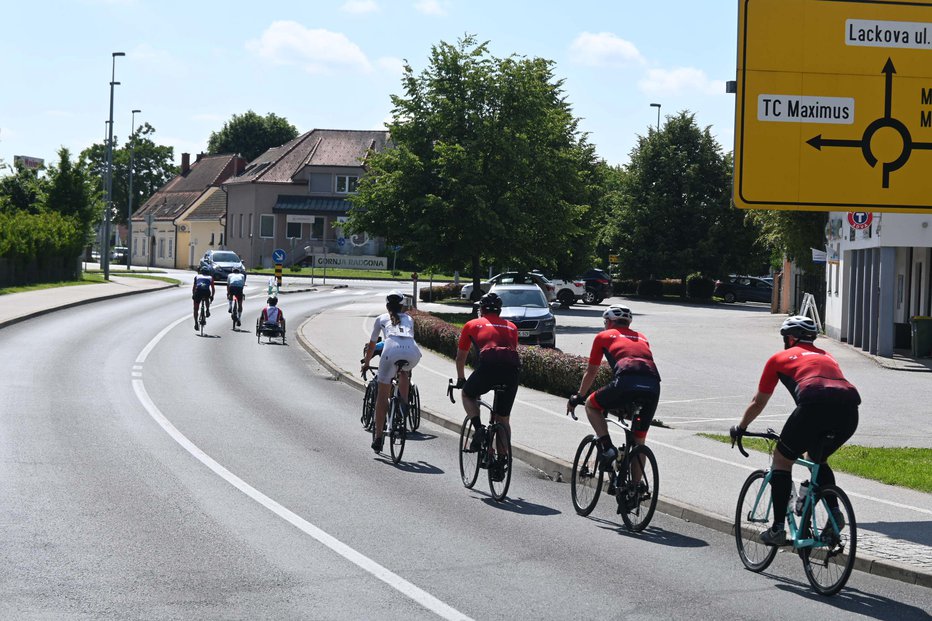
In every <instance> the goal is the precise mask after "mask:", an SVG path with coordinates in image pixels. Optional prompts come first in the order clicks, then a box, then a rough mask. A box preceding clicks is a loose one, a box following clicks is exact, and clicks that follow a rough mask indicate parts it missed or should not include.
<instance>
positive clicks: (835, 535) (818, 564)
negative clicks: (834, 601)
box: [799, 485, 858, 595]
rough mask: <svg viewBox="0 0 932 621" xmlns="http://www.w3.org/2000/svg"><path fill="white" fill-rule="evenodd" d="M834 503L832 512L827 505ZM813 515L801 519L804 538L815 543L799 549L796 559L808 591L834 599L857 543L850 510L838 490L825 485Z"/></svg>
mask: <svg viewBox="0 0 932 621" xmlns="http://www.w3.org/2000/svg"><path fill="white" fill-rule="evenodd" d="M835 502H837V503H838V508H837V509H835V510H832V509H831V508H830V507H831V504H834V503H835ZM813 509H814V510H813V512H812V513H813V515H809V512H808V511H807V515H804V516H803V520H805V522H804V524H805V526H804V527H803V528H804V531H803V532H804V534H805V533H812V534H813V535H814V538H815V539H817V540H818V541H819V543H818V544H817V545H816V546H814V547H809V548H802V549H800V550H799V555H800V557H802V560H803V569H804V570H805V571H806V578H808V579H809V584H811V585H812V588H813V589H815V590H816V592H818V593H820V594H821V595H834V594H835V593H838V591H840V590H841V588H842V587H843V586H845V583H846V582H848V577H849V576H850V575H851V570H852V569H853V568H854V559H855V554H856V550H857V543H858V526H857V522H856V521H855V518H854V509H853V508H852V507H851V501H850V500H848V496H847V494H845V493H844V492H843V491H842V490H841V488H839V487H836V486H834V485H826V486H825V487H822V488H820V489H819V490H818V491H817V492H816V502H815V504H814V507H813Z"/></svg>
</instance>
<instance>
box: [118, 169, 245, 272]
mask: <svg viewBox="0 0 932 621" xmlns="http://www.w3.org/2000/svg"><path fill="white" fill-rule="evenodd" d="M245 167H246V160H244V159H243V158H242V157H239V156H238V155H204V154H199V155H198V156H197V159H196V160H195V162H194V164H191V156H190V154H188V153H182V154H181V172H180V173H179V174H178V175H177V176H175V177H173V178H172V179H170V180H169V181H168V182H167V183H166V184H165V185H163V186H162V187H161V188H159V189H158V191H157V192H156V193H155V194H153V195H152V196H151V197H150V198H149V200H147V201H146V202H145V204H144V205H143V206H142V207H140V208H139V210H137V211H136V213H134V214H133V239H132V243H131V247H130V253H131V256H132V263H133V265H147V266H153V267H174V268H180V269H186V268H189V267H195V266H197V264H198V261H199V259H200V257H201V256H202V255H203V254H204V252H206V251H207V250H210V249H212V248H220V247H221V246H223V244H224V225H225V218H224V216H225V214H226V194H225V193H224V192H223V191H222V190H221V187H220V186H221V184H223V182H224V181H226V180H227V179H229V178H230V177H232V176H234V175H235V174H236V173H238V172H241V171H242V170H243V169H244V168H245Z"/></svg>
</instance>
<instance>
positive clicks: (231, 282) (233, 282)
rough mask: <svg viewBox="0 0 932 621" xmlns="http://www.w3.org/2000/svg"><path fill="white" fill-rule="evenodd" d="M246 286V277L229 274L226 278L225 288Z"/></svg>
mask: <svg viewBox="0 0 932 621" xmlns="http://www.w3.org/2000/svg"><path fill="white" fill-rule="evenodd" d="M245 284H246V276H245V275H244V274H230V275H229V276H227V287H242V286H243V285H245Z"/></svg>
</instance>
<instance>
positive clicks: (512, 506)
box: [472, 473, 562, 515]
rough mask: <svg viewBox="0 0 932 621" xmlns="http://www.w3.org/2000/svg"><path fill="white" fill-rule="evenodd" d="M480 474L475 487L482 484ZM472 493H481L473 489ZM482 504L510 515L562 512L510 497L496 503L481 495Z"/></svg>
mask: <svg viewBox="0 0 932 621" xmlns="http://www.w3.org/2000/svg"><path fill="white" fill-rule="evenodd" d="M481 478H482V477H481V473H480V480H479V481H478V482H476V487H478V486H479V484H480V483H481V482H482V480H481ZM472 491H473V492H478V493H482V492H480V491H479V490H477V489H473V490H472ZM482 502H484V503H485V504H487V505H489V506H490V507H495V508H496V509H501V510H503V511H510V512H511V513H520V514H521V515H560V514H561V513H562V511H558V510H557V509H554V508H553V507H548V506H545V505H539V504H537V503H533V502H531V501H529V500H525V499H524V498H511V497H510V496H509V497H508V498H506V499H505V500H503V501H502V502H497V501H496V500H495V499H494V498H492V497H491V496H490V495H487V494H483V496H482Z"/></svg>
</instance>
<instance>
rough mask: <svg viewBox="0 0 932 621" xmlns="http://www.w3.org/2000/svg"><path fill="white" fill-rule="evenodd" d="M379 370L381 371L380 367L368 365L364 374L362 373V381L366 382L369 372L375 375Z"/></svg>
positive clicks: (363, 371)
mask: <svg viewBox="0 0 932 621" xmlns="http://www.w3.org/2000/svg"><path fill="white" fill-rule="evenodd" d="M360 362H362V361H361V360H360ZM378 370H379V367H374V366H372V365H371V364H370V365H368V366H367V367H366V368H365V369H363V370H362V373H361V375H362V379H363V380H365V379H366V374H367V373H369V372H371V373H372V374H373V375H375V374H376V372H377V371H378Z"/></svg>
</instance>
